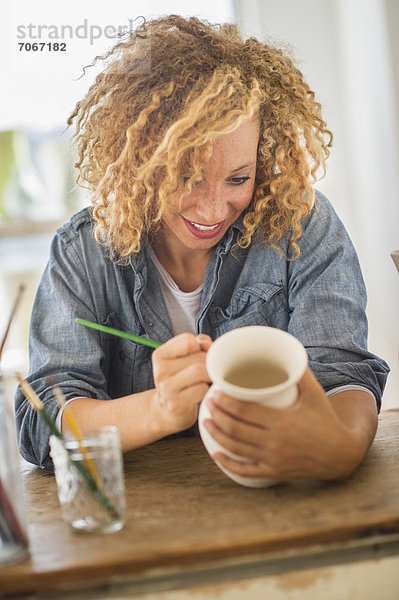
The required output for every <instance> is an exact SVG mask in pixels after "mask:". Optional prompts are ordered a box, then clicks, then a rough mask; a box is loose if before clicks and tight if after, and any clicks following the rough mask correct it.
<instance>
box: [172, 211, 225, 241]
mask: <svg viewBox="0 0 399 600" xmlns="http://www.w3.org/2000/svg"><path fill="white" fill-rule="evenodd" d="M180 216H181V215H180ZM182 219H183V223H184V224H185V226H186V227H187V229H188V231H189V232H190V233H192V234H193V235H194V236H195V237H196V238H199V239H201V240H208V239H211V238H213V237H216V236H217V235H219V233H220V232H221V231H222V229H223V226H224V224H225V222H226V220H224V221H221V222H220V223H214V224H212V225H208V224H205V223H196V222H195V221H189V220H188V219H185V218H184V217H182Z"/></svg>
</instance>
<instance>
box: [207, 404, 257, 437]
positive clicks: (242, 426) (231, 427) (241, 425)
mask: <svg viewBox="0 0 399 600" xmlns="http://www.w3.org/2000/svg"><path fill="white" fill-rule="evenodd" d="M206 402H207V406H208V407H209V411H210V413H211V415H212V420H213V422H214V423H215V425H216V426H217V427H219V429H220V430H221V431H223V432H224V433H226V434H227V435H229V436H230V437H232V438H234V439H237V440H244V441H247V442H248V443H249V444H251V445H252V446H258V447H262V445H263V441H264V439H265V428H264V427H262V426H261V425H259V424H258V423H249V422H248V421H243V420H241V419H236V418H235V417H232V416H231V415H230V414H229V413H227V412H225V411H224V410H221V409H220V408H218V406H217V405H215V403H214V402H212V401H209V399H207V400H206Z"/></svg>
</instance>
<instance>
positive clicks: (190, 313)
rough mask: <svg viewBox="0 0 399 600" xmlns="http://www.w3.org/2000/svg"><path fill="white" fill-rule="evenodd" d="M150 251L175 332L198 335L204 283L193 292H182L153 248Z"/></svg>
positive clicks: (175, 333) (176, 333)
mask: <svg viewBox="0 0 399 600" xmlns="http://www.w3.org/2000/svg"><path fill="white" fill-rule="evenodd" d="M149 253H150V258H151V260H152V262H153V263H154V266H155V268H156V270H157V272H158V275H159V285H160V286H161V291H162V295H163V298H164V300H165V304H166V308H167V310H168V314H169V318H170V321H171V323H172V330H173V334H174V335H178V334H179V333H184V332H186V331H189V332H190V333H194V335H196V334H197V331H196V328H195V320H196V318H197V315H198V313H199V309H200V306H201V295H202V289H203V287H204V284H202V285H200V286H199V287H198V288H197V289H196V290H194V291H193V292H182V291H181V289H180V288H179V287H178V285H177V284H176V282H175V281H174V280H173V279H172V277H171V276H170V275H169V273H168V272H167V270H166V269H165V267H164V266H163V265H162V264H161V262H160V261H159V259H158V258H157V256H156V254H155V252H154V251H153V249H152V248H150V250H149Z"/></svg>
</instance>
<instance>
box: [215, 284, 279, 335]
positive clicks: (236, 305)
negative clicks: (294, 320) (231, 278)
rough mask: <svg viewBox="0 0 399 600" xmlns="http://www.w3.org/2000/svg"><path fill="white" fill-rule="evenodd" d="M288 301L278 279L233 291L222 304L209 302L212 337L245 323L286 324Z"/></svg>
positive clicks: (271, 325)
mask: <svg viewBox="0 0 399 600" xmlns="http://www.w3.org/2000/svg"><path fill="white" fill-rule="evenodd" d="M288 314H289V313H288V302H287V298H286V295H285V293H284V288H283V285H282V283H281V284H275V283H269V282H268V283H258V284H255V285H250V286H246V287H242V288H238V289H236V290H235V291H234V293H233V295H232V297H231V300H230V303H229V304H228V305H227V307H225V308H221V307H220V306H216V305H213V306H212V307H211V308H210V315H209V318H210V321H211V325H212V329H213V330H214V332H215V334H216V337H217V336H219V335H222V334H223V333H226V332H227V331H230V330H231V329H236V328H237V327H246V326H248V325H267V326H269V327H277V328H279V329H285V330H286V329H287V328H288Z"/></svg>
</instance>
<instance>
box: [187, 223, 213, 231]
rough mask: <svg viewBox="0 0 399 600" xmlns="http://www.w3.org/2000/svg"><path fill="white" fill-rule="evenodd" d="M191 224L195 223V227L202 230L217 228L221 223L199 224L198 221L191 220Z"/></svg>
mask: <svg viewBox="0 0 399 600" xmlns="http://www.w3.org/2000/svg"><path fill="white" fill-rule="evenodd" d="M190 223H191V225H193V227H195V228H196V229H199V230H200V231H212V229H216V227H217V226H218V225H219V223H216V225H209V226H207V225H198V223H193V222H192V221H190Z"/></svg>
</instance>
